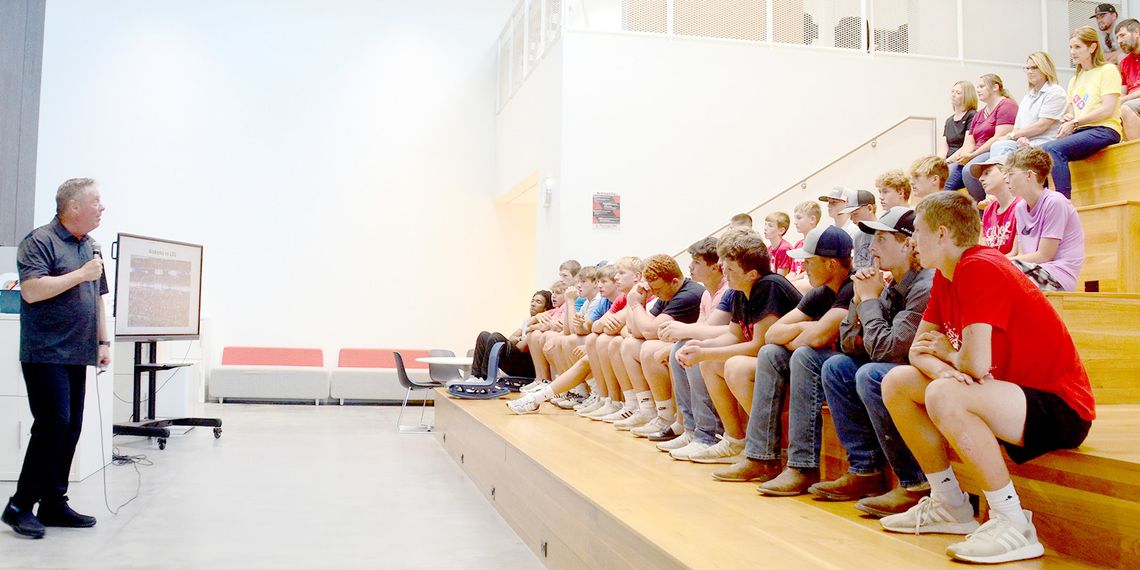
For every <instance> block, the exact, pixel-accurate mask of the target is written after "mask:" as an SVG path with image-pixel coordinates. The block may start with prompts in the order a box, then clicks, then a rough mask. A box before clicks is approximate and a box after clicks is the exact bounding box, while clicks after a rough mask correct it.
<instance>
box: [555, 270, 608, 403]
mask: <svg viewBox="0 0 1140 570" xmlns="http://www.w3.org/2000/svg"><path fill="white" fill-rule="evenodd" d="M576 279H577V286H576V287H571V288H570V289H567V290H566V295H567V299H569V297H571V296H576V297H577V298H582V299H586V302H585V303H583V304H582V307H581V308H580V309H579V310H578V311H577V312H576V313H573V314H567V315H566V316H565V317H564V318H565V319H567V322H568V323H569V325H568V326H565V327H563V328H562V334H560V335H558V336H557V337H555V338H554V339H553V340H552V341H550V343H549V344H553V347H552V349H551V351H552V352H553V354H554V359H555V361H556V362H557V363H558V369H559V370H562V371H567V370H569V369H570V368H571V367H572V366H573V365H574V363H575V362H577V361H578V359H579V358H580V356H579V352H580V351H576V350H575V349H576V348H577V347H580V346H582V344H583V343H585V341H586V335H588V334H590V332H591V331H590V327H591V326H592V324H593V320H592V319H591V318H590V317H591V316H592V315H593V314H594V313H595V312H597V311H598V308H599V307H601V306H602V305H605V306H606V307H607V308H608V307H609V305H608V302H609V301H608V300H607V299H606V298H605V297H604V296H602V295H601V294H599V292H598V285H597V279H598V268H597V267H594V266H593V265H589V266H586V267H583V268H582V269H581V270H580V271H578V275H577V277H576ZM567 310H568V308H567ZM603 311H604V309H603ZM591 382H592V381H591ZM585 386H586V384H584V383H583V384H579V385H578V386H575V387H574V389H572V390H570V391H567V392H565V393H564V394H562V397H556V398H554V399H553V400H552V401H551V403H553V404H554V405H556V406H558V407H559V408H562V409H564V410H569V409H572V408H574V407H575V406H577V405H578V404H581V403H583V402H584V401H585V400H586V399H587V396H589V395H590V394H589V393H587V391H586V389H585ZM590 386H591V391H597V388H596V384H593V383H591V384H590Z"/></svg>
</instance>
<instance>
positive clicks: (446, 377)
mask: <svg viewBox="0 0 1140 570" xmlns="http://www.w3.org/2000/svg"><path fill="white" fill-rule="evenodd" d="M428 356H450V357H454V356H455V353H454V352H452V351H450V350H444V349H442V348H433V349H431V350H429V351H428ZM428 377H429V378H431V379H432V380H433V381H435V382H439V383H440V384H442V385H444V386H447V385H448V384H452V383H455V382H462V381H463V373H462V372H460V367H459V366H456V365H454V364H428Z"/></svg>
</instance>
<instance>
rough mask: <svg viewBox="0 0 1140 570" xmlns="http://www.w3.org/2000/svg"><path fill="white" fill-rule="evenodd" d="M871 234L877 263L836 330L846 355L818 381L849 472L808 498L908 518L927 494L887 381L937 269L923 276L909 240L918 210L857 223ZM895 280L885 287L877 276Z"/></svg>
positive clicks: (863, 274) (858, 280)
mask: <svg viewBox="0 0 1140 570" xmlns="http://www.w3.org/2000/svg"><path fill="white" fill-rule="evenodd" d="M859 228H860V229H861V230H862V231H863V232H865V233H867V235H873V236H874V238H873V241H872V243H871V252H872V254H873V255H874V259H875V262H876V263H875V264H874V266H872V267H871V268H869V269H863V270H860V271H859V272H858V273H856V274H855V276H854V278H853V281H854V288H855V297H854V299H852V300H851V308H850V309H849V310H848V312H847V318H846V319H844V320H843V324H841V325H840V326H839V346H840V348H841V349H842V351H843V353H842V354H837V355H835V356H832V357H831V358H829V359H827V362H825V363H824V364H823V369H822V372H821V376H822V379H823V391H824V393H825V394H826V395H827V405H828V407H829V408H830V409H831V416H832V418H833V419H834V421H835V430H836V433H837V435H838V436H839V441H840V442H842V443H843V447H844V448H845V449H846V450H847V459H848V462H849V463H850V469H849V471H848V473H847V474H845V475H843V476H842V477H840V478H839V479H837V480H835V481H829V482H825V483H816V484H815V485H812V486H811V488H810V489H808V491H809V492H811V493H812V494H813V495H816V496H818V497H821V498H823V499H826V500H831V501H853V500H857V499H862V500H860V501H859V503H857V504H856V505H855V508H857V509H859V510H861V511H863V512H866V513H869V514H872V515H876V516H887V515H891V514H895V513H900V512H903V511H906V510H907V509H909V508H910V507H913V506H914V505H915V504H917V503H918V501H919V499H921V498H922V497H925V496H926V495H929V494H930V487H929V485H927V484H926V477H925V476H924V475H923V474H922V469H921V468H919V466H918V462H917V461H916V460H915V459H914V456H913V455H911V453H910V450H908V449H907V447H906V445H905V444H904V443H903V441H902V437H901V436H899V433H898V429H897V428H896V427H895V424H894V423H893V422H892V421H891V416H890V413H888V412H887V408H886V406H885V405H884V404H883V394H882V381H883V377H884V376H886V374H887V372H889V371H890V370H891V369H892V368H894V367H896V366H899V365H901V364H906V362H907V352H908V351H909V350H910V344H911V341H913V340H914V333H915V330H916V329H917V328H918V323H919V321H921V320H922V312H923V311H924V310H926V302H927V301H928V300H929V299H930V286H931V282H932V281H933V278H934V270H932V269H923V268H922V265H921V264H920V263H919V261H918V252H917V249H916V246H915V243H914V240H913V239H912V238H911V235H913V234H914V211H913V210H911V209H910V208H908V207H905V206H896V207H894V208H891V209H890V210H888V211H887V213H885V214H883V217H882V218H879V220H878V221H877V222H865V223H861V224H859ZM880 267H882V268H883V269H885V270H887V271H890V272H891V275H896V276H899V278H898V279H896V280H895V281H893V282H892V283H891V284H890V285H887V284H886V283H885V282H884V281H883V274H882V272H881V271H880V270H879V268H880ZM885 463H889V464H890V466H891V468H892V469H893V470H894V472H895V475H897V476H898V479H899V487H898V488H897V489H895V490H894V491H891V492H889V493H887V492H886V491H887V490H888V487H887V479H886V476H885V475H884V472H883V467H884V464H885Z"/></svg>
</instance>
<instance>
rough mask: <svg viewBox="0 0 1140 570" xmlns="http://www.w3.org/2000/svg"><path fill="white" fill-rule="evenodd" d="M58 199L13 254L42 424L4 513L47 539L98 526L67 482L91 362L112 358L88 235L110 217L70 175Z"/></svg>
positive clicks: (35, 428)
mask: <svg viewBox="0 0 1140 570" xmlns="http://www.w3.org/2000/svg"><path fill="white" fill-rule="evenodd" d="M55 201H56V217H55V219H53V220H52V221H51V222H50V223H48V224H47V225H45V226H41V227H39V228H36V229H35V230H32V232H31V233H30V234H28V236H27V237H26V238H24V240H23V241H22V242H20V247H19V250H18V252H17V257H16V264H17V268H18V269H19V272H20V293H21V297H22V302H21V304H20V366H21V370H22V371H23V374H24V383H25V384H26V385H27V388H28V405H29V406H30V407H31V409H32V417H33V418H34V419H35V422H34V423H33V424H32V437H31V440H30V441H29V443H28V451H27V454H26V455H25V456H24V466H23V469H22V470H21V471H20V480H19V483H18V484H17V486H16V494H15V495H13V496H12V498H11V499H10V500H9V501H8V505H7V506H6V507H5V508H4V513H3V515H2V516H0V519H2V520H3V521H4V522H5V523H6V524H8V525H9V526H11V527H12V530H14V531H16V533H17V534H20V535H23V536H28V537H31V538H43V536H44V527H45V526H59V527H71V528H86V527H91V526H94V525H95V517H90V516H87V515H81V514H79V513H77V512H75V511H73V510H72V509H71V507H69V506H68V504H67V479H68V473H70V471H71V460H72V458H73V457H74V455H75V445H76V443H78V442H79V432H80V430H81V429H82V427H83V400H84V396H85V393H86V386H87V367H88V366H92V365H97V366H100V367H106V366H107V365H108V364H109V363H110V362H111V348H110V347H111V343H110V341H109V340H108V338H107V333H106V327H105V326H104V320H105V319H104V315H103V311H104V309H103V300H102V295H106V294H107V277H106V274H105V273H104V272H103V259H102V255H101V254H100V251H99V246H98V244H96V243H95V241H94V240H93V239H91V237H90V236H89V235H88V234H89V233H90V232H91V231H92V230H94V229H95V228H97V227H99V220H100V218H101V217H102V215H103V204H102V203H100V201H99V190H98V187H97V186H96V185H95V181H94V180H91V179H90V178H73V179H71V180H68V181H66V182H64V183H63V184H62V185H60V187H59V190H58V191H57V192H56V197H55ZM36 503H39V505H40V506H39V511H38V513H37V514H33V513H32V507H33V506H34V505H35V504H36Z"/></svg>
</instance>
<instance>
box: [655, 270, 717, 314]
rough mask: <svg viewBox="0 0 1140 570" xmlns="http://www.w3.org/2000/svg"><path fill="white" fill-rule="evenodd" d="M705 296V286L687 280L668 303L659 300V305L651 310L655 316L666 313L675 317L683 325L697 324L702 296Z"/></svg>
mask: <svg viewBox="0 0 1140 570" xmlns="http://www.w3.org/2000/svg"><path fill="white" fill-rule="evenodd" d="M704 294H705V286H704V285H701V284H700V283H697V282H696V281H693V280H692V279H686V280H685V281H684V282H683V283H681V288H680V289H679V290H678V291H677V294H676V295H673V298H672V299H669V300H668V301H662V300H661V299H658V300H657V304H656V305H654V306H653V308H652V309H650V310H649V314H651V315H653V316H655V317H656V316H657V315H660V314H661V313H665V314H666V315H669V316H670V317H673V320H674V321H677V322H681V323H695V322H697V317H699V316H700V315H701V296H702V295H704Z"/></svg>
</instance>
